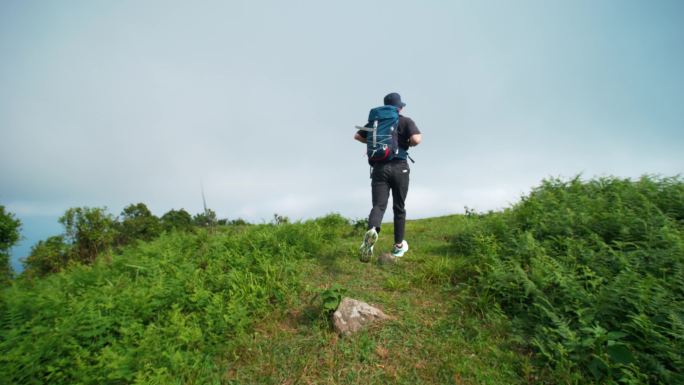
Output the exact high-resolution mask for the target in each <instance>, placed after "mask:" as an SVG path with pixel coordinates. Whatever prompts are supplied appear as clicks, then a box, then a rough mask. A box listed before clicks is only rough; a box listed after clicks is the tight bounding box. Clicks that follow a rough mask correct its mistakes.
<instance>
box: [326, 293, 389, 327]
mask: <svg viewBox="0 0 684 385" xmlns="http://www.w3.org/2000/svg"><path fill="white" fill-rule="evenodd" d="M332 318H333V324H334V326H335V331H336V332H337V333H339V334H341V335H346V336H348V335H351V334H353V333H355V332H357V331H359V330H361V329H362V328H363V327H365V326H366V325H369V324H371V323H373V322H377V321H382V320H386V319H389V318H390V317H389V316H388V315H386V314H385V313H383V312H382V310H380V309H378V308H375V307H373V306H371V305H369V304H367V303H365V302H361V301H357V300H355V299H352V298H348V297H345V298H342V301H340V305H339V306H338V307H337V310H336V311H335V313H333V316H332Z"/></svg>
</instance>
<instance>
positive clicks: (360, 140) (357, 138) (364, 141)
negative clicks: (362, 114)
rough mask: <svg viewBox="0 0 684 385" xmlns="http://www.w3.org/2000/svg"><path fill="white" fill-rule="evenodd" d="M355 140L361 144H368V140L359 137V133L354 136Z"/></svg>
mask: <svg viewBox="0 0 684 385" xmlns="http://www.w3.org/2000/svg"><path fill="white" fill-rule="evenodd" d="M354 139H355V140H358V141H359V142H361V143H366V138H364V137H363V136H361V135H359V133H358V132H357V133H355V134H354Z"/></svg>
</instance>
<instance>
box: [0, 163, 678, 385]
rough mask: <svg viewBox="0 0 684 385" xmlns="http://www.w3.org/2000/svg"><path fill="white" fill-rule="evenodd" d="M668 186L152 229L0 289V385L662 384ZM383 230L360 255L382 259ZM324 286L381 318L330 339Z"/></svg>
mask: <svg viewBox="0 0 684 385" xmlns="http://www.w3.org/2000/svg"><path fill="white" fill-rule="evenodd" d="M682 202H684V182H682V181H681V180H680V179H678V178H658V177H645V178H642V179H641V180H638V181H630V180H621V179H616V178H604V179H598V180H591V181H586V182H584V181H580V180H579V179H573V180H570V181H560V180H549V181H544V182H543V183H542V185H541V186H539V187H537V188H535V189H534V190H533V191H532V193H531V194H529V196H526V197H524V198H523V199H522V200H521V202H519V203H518V204H516V205H514V206H512V207H511V208H509V209H506V210H504V211H503V212H496V213H487V214H478V213H475V212H472V211H469V212H468V213H467V214H466V215H453V216H445V217H438V218H430V219H423V220H415V221H409V222H407V228H406V233H407V238H408V241H409V243H410V247H411V249H410V251H409V252H408V253H407V254H406V255H405V256H404V257H403V258H401V259H400V260H399V262H398V263H396V264H391V265H379V264H377V263H376V259H373V260H372V261H371V263H361V262H359V261H358V246H359V244H360V242H361V240H362V236H363V232H364V228H363V226H359V225H354V224H351V223H349V222H348V221H347V220H346V219H344V218H342V217H340V216H339V215H335V214H331V215H328V216H325V217H322V218H318V219H316V220H310V221H306V222H300V223H287V222H285V221H283V222H281V223H278V224H263V225H242V224H236V225H229V226H222V227H217V228H214V229H210V230H204V229H196V230H194V231H191V232H167V233H164V234H163V235H162V236H161V237H159V238H157V239H155V240H152V241H149V242H139V243H137V244H135V245H131V246H127V247H125V248H123V250H122V251H121V252H120V253H117V254H104V255H100V256H99V257H98V259H97V261H96V263H95V264H94V265H90V266H86V265H79V264H76V265H73V266H71V267H69V268H68V269H66V270H65V271H62V272H60V273H56V274H52V275H49V276H47V277H45V278H35V277H33V278H32V277H24V278H21V279H18V280H16V281H15V282H13V283H12V285H11V286H10V287H8V288H5V289H2V291H0V384H5V383H6V384H42V383H51V384H130V383H135V384H387V383H393V384H456V385H464V384H641V383H647V384H674V383H682V382H683V381H684V379H683V377H682V370H683V369H682V368H683V367H684V360H683V357H682V352H683V351H684V313H682V310H681V309H683V308H684V292H682V287H684V230H683V228H684V206H683V205H682ZM391 234H392V225H391V224H388V225H386V226H385V227H384V228H383V232H382V234H381V237H380V239H379V241H378V243H377V244H376V247H375V251H376V256H377V255H379V254H380V253H382V252H384V251H389V250H390V248H391V246H392V245H391V243H392V236H391ZM339 289H341V290H343V291H344V293H345V295H347V296H350V297H353V298H357V299H360V300H363V301H365V302H368V303H370V304H373V305H376V306H378V307H380V308H382V309H383V311H384V312H385V313H387V314H388V315H390V316H392V317H394V318H393V319H392V320H390V321H386V322H384V323H383V324H381V325H375V326H373V327H371V328H369V329H366V330H364V331H362V332H360V333H358V334H356V335H354V336H351V337H344V338H341V337H339V336H338V335H337V334H336V333H335V332H334V331H333V330H332V327H331V323H330V319H329V309H326V306H328V307H329V304H324V299H327V300H329V299H330V297H331V293H333V294H332V297H334V296H335V295H334V293H337V292H338V291H339Z"/></svg>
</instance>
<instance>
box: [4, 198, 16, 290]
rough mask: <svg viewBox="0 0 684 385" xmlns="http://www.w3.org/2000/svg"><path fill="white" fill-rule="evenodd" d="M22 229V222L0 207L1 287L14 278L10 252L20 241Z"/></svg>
mask: <svg viewBox="0 0 684 385" xmlns="http://www.w3.org/2000/svg"><path fill="white" fill-rule="evenodd" d="M20 228H21V221H19V219H17V218H16V217H15V216H14V214H12V213H10V212H8V211H5V206H2V205H0V285H4V284H6V283H7V282H8V281H9V279H10V278H11V277H12V266H11V265H10V253H9V251H10V249H11V248H12V246H14V245H15V244H16V243H17V241H18V240H19V229H20Z"/></svg>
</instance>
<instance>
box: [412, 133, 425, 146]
mask: <svg viewBox="0 0 684 385" xmlns="http://www.w3.org/2000/svg"><path fill="white" fill-rule="evenodd" d="M422 140H423V134H413V135H411V137H410V138H409V146H411V147H415V146H417V145H419V144H420V142H421V141H422Z"/></svg>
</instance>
